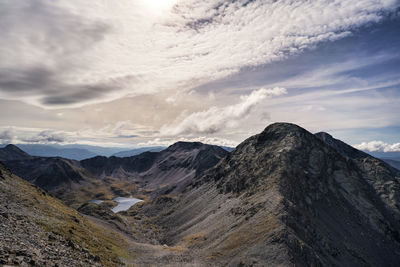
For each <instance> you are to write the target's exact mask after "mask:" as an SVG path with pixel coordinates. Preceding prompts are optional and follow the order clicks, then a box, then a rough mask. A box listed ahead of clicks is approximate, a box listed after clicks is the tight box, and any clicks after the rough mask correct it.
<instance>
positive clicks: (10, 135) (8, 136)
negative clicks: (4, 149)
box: [0, 129, 14, 143]
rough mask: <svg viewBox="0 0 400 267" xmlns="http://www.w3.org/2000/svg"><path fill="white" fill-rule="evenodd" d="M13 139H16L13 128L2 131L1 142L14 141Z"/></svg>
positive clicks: (0, 133) (0, 134)
mask: <svg viewBox="0 0 400 267" xmlns="http://www.w3.org/2000/svg"><path fill="white" fill-rule="evenodd" d="M13 140H14V131H12V130H11V129H8V130H4V131H2V132H0V141H1V143H12V141H13Z"/></svg>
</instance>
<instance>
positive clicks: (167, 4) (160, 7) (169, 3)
mask: <svg viewBox="0 0 400 267" xmlns="http://www.w3.org/2000/svg"><path fill="white" fill-rule="evenodd" d="M176 2H177V0H141V3H142V5H143V6H145V7H147V8H149V9H151V10H152V11H153V12H154V13H162V12H164V11H167V10H169V9H170V8H172V7H173V6H174V4H176Z"/></svg>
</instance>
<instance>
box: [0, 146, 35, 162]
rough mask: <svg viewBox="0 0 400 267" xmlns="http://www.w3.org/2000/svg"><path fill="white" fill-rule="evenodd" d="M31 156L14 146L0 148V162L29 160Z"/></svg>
mask: <svg viewBox="0 0 400 267" xmlns="http://www.w3.org/2000/svg"><path fill="white" fill-rule="evenodd" d="M31 158H32V156H31V155H29V154H28V153H26V152H25V151H22V150H21V149H20V148H18V147H17V146H15V145H7V146H5V147H3V148H0V161H6V160H26V159H31Z"/></svg>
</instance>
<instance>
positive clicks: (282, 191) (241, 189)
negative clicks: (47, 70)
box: [0, 123, 400, 266]
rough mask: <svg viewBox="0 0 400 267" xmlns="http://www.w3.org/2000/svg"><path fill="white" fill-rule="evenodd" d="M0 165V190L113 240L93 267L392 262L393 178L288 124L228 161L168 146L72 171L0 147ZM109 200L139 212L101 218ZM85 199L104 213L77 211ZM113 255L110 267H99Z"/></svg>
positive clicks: (396, 188) (381, 166) (395, 246)
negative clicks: (92, 225)
mask: <svg viewBox="0 0 400 267" xmlns="http://www.w3.org/2000/svg"><path fill="white" fill-rule="evenodd" d="M0 161H2V162H3V163H4V164H5V165H6V166H7V167H8V168H9V169H10V170H5V171H4V172H7V175H8V176H10V177H11V178H10V177H9V178H7V179H6V181H7V183H10V182H11V181H13V180H15V179H17V180H18V179H19V178H12V177H16V176H15V175H14V174H12V173H11V172H14V173H16V174H18V175H19V176H21V177H22V178H24V179H25V180H27V181H29V182H32V183H34V184H36V185H38V186H40V187H42V188H44V189H46V190H47V191H48V192H50V193H51V194H53V195H55V196H56V197H58V198H60V199H61V200H63V201H64V203H67V204H68V205H69V206H71V207H72V208H78V207H80V208H79V210H80V211H81V212H83V213H85V214H87V215H90V216H89V217H87V215H83V214H80V213H76V214H77V215H76V216H81V217H79V219H78V220H79V221H80V220H81V219H82V220H84V218H93V219H91V220H95V221H96V222H97V223H99V224H100V225H103V226H106V228H107V229H109V231H117V232H118V233H119V234H120V235H122V236H123V237H124V240H127V241H126V242H127V243H128V244H127V247H128V248H129V249H128V252H127V254H125V255H122V254H123V253H119V254H118V253H117V254H116V252H113V253H114V254H113V253H111V252H112V251H111V252H109V254H107V255H101V257H102V258H100V259H101V263H102V264H104V265H109V266H112V265H113V264H114V265H115V264H116V265H123V264H128V263H129V264H133V265H137V266H397V265H398V262H400V232H399V229H400V171H399V170H398V169H396V168H394V167H392V166H390V165H389V164H388V163H386V162H384V161H382V160H380V159H377V158H374V157H373V156H371V155H369V154H367V153H364V152H362V151H359V150H357V149H355V148H353V147H351V146H349V145H347V144H345V143H344V142H342V141H340V140H337V139H335V138H334V137H332V136H331V135H329V134H328V133H324V132H321V133H317V134H312V133H310V132H308V131H307V130H305V129H303V128H301V127H299V126H297V125H294V124H290V123H275V124H272V125H269V126H268V127H267V128H265V130H264V131H263V132H261V133H260V134H258V135H255V136H252V137H250V138H248V139H246V140H245V141H243V142H242V143H241V144H240V145H238V146H237V147H236V148H235V150H233V151H232V152H228V151H226V150H225V149H222V148H220V147H217V146H211V145H205V144H202V143H188V142H178V143H175V144H174V145H172V146H170V147H168V148H167V149H165V150H162V151H160V152H145V153H142V154H139V155H136V156H131V157H125V158H119V157H110V158H107V157H101V156H97V157H93V158H90V159H85V160H82V161H74V160H67V159H63V158H42V157H33V156H30V155H29V154H27V153H25V152H24V151H22V150H20V149H18V148H16V147H15V146H7V147H5V148H3V149H0ZM24 184H26V185H28V183H26V182H24ZM7 188H12V186H9V187H7ZM33 188H36V187H33ZM8 190H9V191H10V190H11V189H8ZM16 190H17V191H18V189H16ZM35 190H39V191H38V192H44V194H47V193H46V191H40V189H35ZM10 192H11V191H10ZM13 192H14V191H13ZM4 194H5V193H4V192H2V195H4ZM7 194H8V195H7V196H6V198H11V197H10V196H9V195H10V194H13V193H7ZM41 194H42V193H41ZM25 195H26V196H25ZM116 196H134V197H137V198H141V199H143V200H144V201H142V202H140V203H139V204H136V205H134V206H132V207H131V208H130V209H128V210H127V211H123V212H119V213H118V214H116V215H112V214H111V213H110V212H109V209H110V207H112V206H113V205H116V204H114V203H113V200H112V199H113V198H114V197H116ZM49 197H50V196H49ZM19 198H22V197H18V198H17V199H16V198H12V199H11V200H10V201H11V202H12V203H14V202H15V203H19V202H18V199H19ZM23 198H27V199H29V201H28V204H27V206H29V207H32V208H35V206H36V205H38V204H36V203H37V202H35V201H36V200H34V199H35V198H38V197H37V196H36V195H35V196H32V195H30V194H28V193H25V194H24V196H23ZM32 199H33V200H32ZM53 199H54V198H52V201H53ZM91 199H102V200H105V202H104V204H100V205H97V204H94V203H88V202H89V200H91ZM46 201H49V200H48V199H43V200H39V202H40V203H46ZM3 205H4V204H3ZM19 205H22V204H21V203H20V204H19ZM60 205H61V204H60ZM63 209H64V208H63ZM66 209H70V208H66ZM39 210H40V209H39ZM71 210H73V209H71ZM74 212H77V211H74ZM29 214H30V213H27V216H32V215H29ZM94 218H95V219H94ZM96 227H97V226H96ZM82 235H86V234H84V233H83V234H82ZM60 242H61V241H60ZM107 242H115V241H114V240H111V241H107ZM107 242H106V243H104V244H103V245H105V246H108V245H107ZM61 243H62V242H61ZM83 246H85V245H83ZM115 251H116V250H115ZM113 255H114V256H115V255H118V260H119V261H120V262H119V263H112V261H108V262H107V261H106V260H107V258H108V257H110V258H112V257H113ZM131 255H134V257H133V258H131V259H129V260H128V258H129V256H131ZM79 257H80V256H79ZM99 257H100V256H99ZM82 259H85V256H84V255H82ZM89 260H90V258H89ZM63 261H66V260H65V259H63ZM114 262H115V261H114ZM89 264H90V263H87V265H89ZM99 264H100V263H99ZM61 265H62V264H61ZM64 265H65V264H64Z"/></svg>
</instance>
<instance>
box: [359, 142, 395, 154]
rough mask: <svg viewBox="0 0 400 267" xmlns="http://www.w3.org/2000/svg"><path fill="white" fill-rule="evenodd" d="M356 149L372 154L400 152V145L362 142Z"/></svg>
mask: <svg viewBox="0 0 400 267" xmlns="http://www.w3.org/2000/svg"><path fill="white" fill-rule="evenodd" d="M354 147H355V148H357V149H360V150H364V151H370V152H400V143H395V144H388V143H385V142H382V141H371V142H362V143H361V144H359V145H355V146H354Z"/></svg>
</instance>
